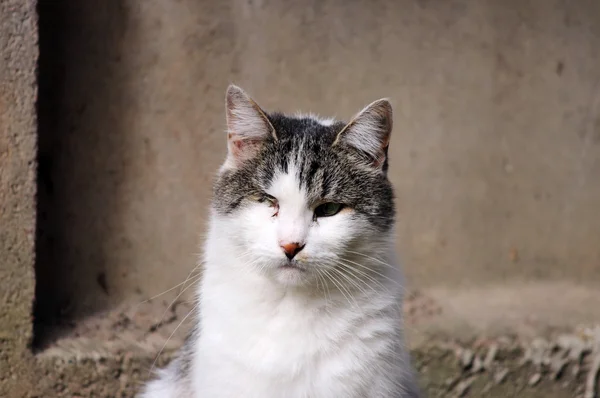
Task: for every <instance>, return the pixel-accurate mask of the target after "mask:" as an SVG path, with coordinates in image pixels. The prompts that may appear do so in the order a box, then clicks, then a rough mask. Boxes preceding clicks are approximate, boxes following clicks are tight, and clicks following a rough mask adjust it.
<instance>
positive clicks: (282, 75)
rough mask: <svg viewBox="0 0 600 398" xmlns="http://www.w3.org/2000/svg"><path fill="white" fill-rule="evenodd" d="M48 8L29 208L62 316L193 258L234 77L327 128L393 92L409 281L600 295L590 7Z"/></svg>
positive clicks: (217, 4) (148, 283)
mask: <svg viewBox="0 0 600 398" xmlns="http://www.w3.org/2000/svg"><path fill="white" fill-rule="evenodd" d="M57 4H60V6H59V5H57ZM45 9H46V11H45V14H44V15H43V16H42V18H44V16H45V18H46V20H50V21H52V20H53V21H54V22H55V23H54V24H52V25H51V27H53V29H52V28H49V29H48V31H47V32H46V33H45V35H48V36H49V37H47V38H46V40H49V44H48V45H49V46H52V50H53V51H52V55H51V58H52V59H53V61H52V63H51V64H50V65H48V67H47V68H46V69H45V70H46V72H45V73H46V74H47V75H46V76H49V77H47V79H51V81H52V82H54V83H53V84H54V86H55V87H54V89H53V90H50V92H49V93H48V95H47V96H44V98H45V101H44V104H45V105H44V106H42V109H46V112H48V113H50V114H51V115H54V116H53V117H54V118H53V119H51V120H50V122H51V123H53V125H52V127H51V129H50V131H48V133H47V134H45V135H44V137H42V138H41V141H42V142H41V144H40V148H41V155H40V159H41V161H42V162H43V164H44V165H45V166H46V165H47V167H44V168H43V170H44V179H43V181H41V187H40V190H41V191H43V192H48V191H51V193H48V194H47V198H48V199H47V200H44V201H43V203H41V204H40V206H42V207H44V206H47V207H49V208H50V209H51V211H47V213H48V218H47V219H46V220H45V221H44V222H43V223H42V224H43V225H41V228H42V229H44V228H45V230H48V235H49V236H51V238H52V244H51V245H50V246H51V248H52V249H51V250H49V251H52V253H43V254H44V255H48V256H50V257H49V258H50V259H49V260H48V261H46V262H45V264H46V265H44V263H40V264H39V267H38V268H39V274H40V275H43V276H44V277H43V278H39V279H40V281H39V285H40V289H41V290H40V294H41V295H44V296H46V297H51V298H53V299H54V300H55V301H57V305H58V306H62V307H64V308H61V309H60V310H61V311H62V310H72V312H74V313H80V314H81V313H84V314H85V313H89V312H91V311H95V310H99V309H105V308H108V307H110V306H112V305H114V304H118V303H120V302H122V301H131V302H135V301H137V300H138V299H139V297H145V296H148V295H153V294H156V293H159V292H161V291H163V290H165V289H168V288H170V287H171V286H174V285H176V284H177V283H179V282H181V281H182V280H183V278H184V277H185V276H186V275H187V273H188V271H189V270H190V269H191V268H192V267H193V266H194V265H195V263H196V254H197V253H198V251H199V242H200V240H201V237H202V234H203V232H204V225H205V221H206V214H207V212H206V210H207V206H208V200H209V197H210V193H211V192H210V183H211V180H212V175H213V173H214V171H215V170H216V168H217V167H218V165H219V164H220V162H221V161H222V159H223V157H224V152H225V137H224V133H223V129H224V115H223V95H224V94H223V92H224V89H225V88H226V86H227V84H228V83H229V82H232V81H233V82H236V83H238V84H240V85H241V86H243V87H245V88H246V89H247V90H248V91H249V92H250V93H251V94H252V95H253V96H254V97H255V98H256V100H257V101H258V102H259V103H260V104H262V105H263V106H264V107H265V108H267V109H280V110H284V111H289V112H294V111H296V110H304V111H313V112H318V113H321V114H323V115H336V116H338V117H340V118H344V119H347V118H349V117H350V116H351V115H352V114H353V113H354V112H356V111H357V110H359V109H360V108H361V107H362V106H364V105H365V104H366V103H368V102H369V101H371V100H373V99H376V98H379V97H382V96H388V97H390V98H391V99H392V101H393V103H394V105H395V110H396V112H395V115H396V116H395V129H394V136H393V139H392V147H391V166H390V167H391V169H390V175H391V178H392V180H393V182H394V184H395V186H396V191H397V197H398V211H399V216H398V228H397V230H398V247H399V249H401V253H402V255H403V258H404V259H405V269H406V274H407V278H408V281H409V283H410V285H412V286H418V287H419V288H428V287H436V286H444V287H451V288H457V289H461V290H462V289H465V288H471V287H474V286H480V285H481V284H484V285H495V286H502V285H506V284H510V283H512V282H513V281H521V282H523V281H524V282H527V281H531V280H533V281H540V280H541V281H547V280H550V281H556V280H558V281H563V282H565V283H567V282H571V283H573V284H578V283H588V284H590V285H592V286H593V285H594V284H596V283H598V282H599V281H600V273H599V272H598V267H599V261H600V245H598V244H597V242H598V239H597V237H598V236H600V213H599V212H598V211H597V203H598V202H599V201H600V184H597V183H595V182H596V179H597V178H596V177H597V175H598V173H599V172H600V161H599V159H600V140H599V139H598V137H600V135H599V134H600V130H599V128H600V127H599V126H600V122H598V121H599V120H600V118H599V112H600V88H599V87H598V81H599V79H600V67H599V65H600V21H599V20H600V3H599V2H597V1H595V0H582V1H578V2H564V1H559V0H531V1H527V2H522V1H520V0H510V1H504V0H503V1H500V0H498V1H495V0H486V1H466V0H452V1H443V2H442V1H424V0H421V1H416V0H414V1H413V0H403V1H383V0H378V1H371V2H359V1H352V2H347V1H341V0H339V1H331V2H320V1H316V0H315V1H305V2H291V3H289V2H283V1H256V0H255V1H247V0H243V1H242V0H231V1H208V0H205V1H197V0H181V1H178V2H175V3H171V2H168V3H165V2H163V1H133V0H129V1H122V2H102V3H101V4H96V3H92V2H79V1H63V2H48V3H47V5H46V6H45ZM48 24H50V22H48ZM57 27H61V28H60V29H59V28H57ZM57 29H59V31H57ZM42 50H43V49H42ZM48 124H49V123H44V124H43V126H42V128H46V129H48ZM44 258H45V257H44ZM45 270H46V271H45ZM48 270H49V271H48Z"/></svg>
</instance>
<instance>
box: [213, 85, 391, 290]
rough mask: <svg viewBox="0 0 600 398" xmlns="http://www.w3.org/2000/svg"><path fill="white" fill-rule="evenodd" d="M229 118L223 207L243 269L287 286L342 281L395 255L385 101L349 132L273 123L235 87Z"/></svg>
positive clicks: (324, 124) (308, 123) (315, 124)
mask: <svg viewBox="0 0 600 398" xmlns="http://www.w3.org/2000/svg"><path fill="white" fill-rule="evenodd" d="M226 108H227V134H228V135H227V140H228V155H227V159H226V161H225V163H224V165H223V166H222V168H221V170H220V172H219V175H218V178H217V181H216V184H215V196H214V201H213V207H214V212H215V217H217V218H218V219H219V223H220V225H221V226H222V227H223V228H227V229H228V233H227V234H228V238H227V240H228V244H230V245H235V247H231V249H232V250H235V253H237V254H238V256H239V260H240V261H241V262H243V263H244V264H245V265H247V266H248V267H249V268H250V269H252V270H254V271H256V272H260V273H264V274H265V275H266V276H268V277H272V278H274V279H275V280H277V281H279V282H281V283H283V284H287V285H303V284H308V283H314V282H316V281H318V280H322V277H323V275H324V273H326V272H329V274H330V275H333V277H337V278H338V279H339V278H341V276H339V275H338V276H335V273H333V270H334V269H338V270H342V271H344V270H345V271H346V273H347V274H349V275H352V273H351V272H354V273H355V274H354V275H355V276H357V277H358V276H360V275H361V274H364V273H365V269H361V268H360V267H358V266H360V265H361V264H362V263H364V262H365V261H366V260H367V259H369V258H371V259H372V260H373V259H374V258H376V257H377V254H378V253H381V251H382V250H386V249H387V248H388V246H389V244H390V236H391V228H392V225H393V220H394V204H393V192H392V187H391V184H390V182H389V180H388V178H387V175H386V174H387V167H388V159H387V152H388V145H389V140H390V133H391V130H392V108H391V106H390V103H389V102H388V101H387V100H385V99H381V100H378V101H375V102H373V103H371V104H370V105H368V106H367V107H366V108H364V109H363V110H362V111H361V112H360V113H358V114H357V115H356V116H355V117H354V118H353V119H352V120H351V121H350V122H349V123H344V122H339V121H331V120H328V121H320V120H319V119H317V118H314V117H302V116H294V117H291V116H285V115H283V114H279V113H269V114H268V113H266V112H265V111H263V110H262V109H261V108H260V107H259V106H258V105H257V104H256V103H255V102H254V101H253V100H252V99H251V98H250V97H248V95H247V94H246V93H245V92H244V91H242V90H241V89H240V88H239V87H236V86H230V87H229V89H228V91H227V101H226ZM373 261H375V260H373ZM371 262H372V261H371ZM352 264H355V265H352ZM348 266H350V267H352V268H353V271H349V270H347V269H345V268H344V267H346V268H348Z"/></svg>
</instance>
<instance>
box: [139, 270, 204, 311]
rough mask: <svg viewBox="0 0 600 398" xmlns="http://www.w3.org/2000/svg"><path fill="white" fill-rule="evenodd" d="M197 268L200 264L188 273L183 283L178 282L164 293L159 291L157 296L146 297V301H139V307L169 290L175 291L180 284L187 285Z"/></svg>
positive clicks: (165, 292)
mask: <svg viewBox="0 0 600 398" xmlns="http://www.w3.org/2000/svg"><path fill="white" fill-rule="evenodd" d="M196 268H198V266H196V267H195V268H194V269H193V270H192V272H191V273H190V274H189V275H188V277H187V278H186V279H185V280H184V281H183V282H181V283H178V284H177V285H175V286H173V287H172V288H170V289H168V290H165V291H164V292H162V293H159V294H157V295H156V296H152V297H150V298H148V299H146V300H144V301H142V302H140V303H139V304H138V305H137V306H138V307H139V306H140V305H142V304H145V303H148V302H150V301H152V300H154V299H157V298H159V297H160V296H163V295H165V294H167V293H169V292H171V291H173V290H175V289H177V288H178V287H180V286H182V285H185V284H186V283H187V282H188V278H189V277H190V275H191V274H192V273H193V272H194V271H195V270H196Z"/></svg>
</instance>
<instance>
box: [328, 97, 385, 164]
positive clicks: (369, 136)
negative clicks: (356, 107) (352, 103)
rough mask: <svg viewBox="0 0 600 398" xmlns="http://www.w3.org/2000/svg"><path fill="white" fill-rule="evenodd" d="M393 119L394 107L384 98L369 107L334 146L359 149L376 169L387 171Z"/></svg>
mask: <svg viewBox="0 0 600 398" xmlns="http://www.w3.org/2000/svg"><path fill="white" fill-rule="evenodd" d="M392 126H393V117H392V105H391V104H390V102H389V101H388V100H387V99H385V98H383V99H380V100H377V101H375V102H373V103H371V104H369V105H367V106H366V107H365V108H364V109H363V110H362V111H360V112H359V113H358V114H357V115H356V116H354V118H352V121H351V122H350V123H348V124H347V125H346V127H344V128H343V129H342V130H341V131H340V132H339V133H338V135H337V138H336V139H335V142H334V145H338V144H345V145H348V146H351V147H353V148H354V149H357V150H358V151H360V152H362V153H363V154H364V155H367V158H368V160H369V162H370V165H372V166H373V167H374V168H377V169H380V170H382V171H383V172H384V173H385V172H386V171H387V152H388V147H389V145H390V135H391V133H392Z"/></svg>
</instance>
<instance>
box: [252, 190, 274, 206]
mask: <svg viewBox="0 0 600 398" xmlns="http://www.w3.org/2000/svg"><path fill="white" fill-rule="evenodd" d="M256 200H257V201H258V202H259V203H267V204H268V205H269V206H271V207H277V206H278V203H277V199H276V198H275V197H273V196H271V195H268V194H266V193H265V194H262V195H260V196H258V197H257V198H256Z"/></svg>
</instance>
